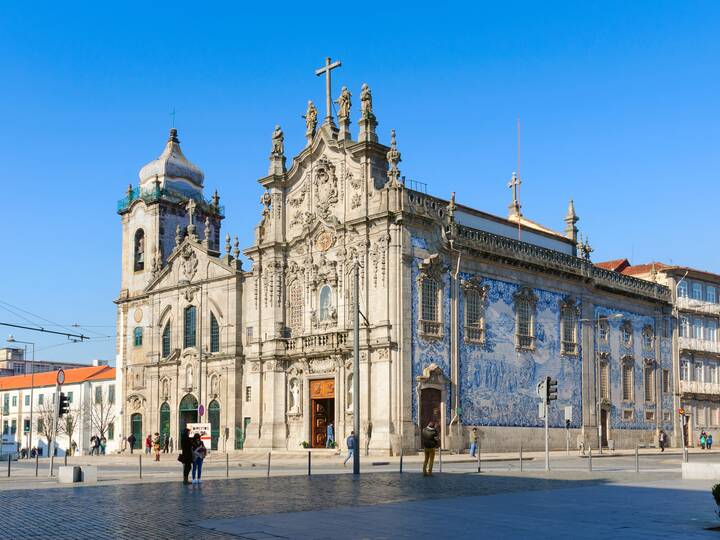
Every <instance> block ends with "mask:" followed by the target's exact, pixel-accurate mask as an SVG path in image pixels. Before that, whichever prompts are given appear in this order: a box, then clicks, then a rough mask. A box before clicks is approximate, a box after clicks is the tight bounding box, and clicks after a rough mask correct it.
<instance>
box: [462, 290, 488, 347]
mask: <svg viewBox="0 0 720 540" xmlns="http://www.w3.org/2000/svg"><path fill="white" fill-rule="evenodd" d="M460 287H461V288H462V291H463V295H464V297H465V305H464V310H463V311H464V314H463V324H464V328H463V339H464V341H465V343H479V344H483V343H485V309H486V307H487V306H486V303H487V293H488V289H489V287H488V286H487V285H483V284H482V278H480V277H472V278H470V279H464V280H462V281H461V283H460ZM471 298H473V301H476V302H477V303H478V320H477V321H474V322H471V321H469V320H468V313H469V306H470V299H471Z"/></svg>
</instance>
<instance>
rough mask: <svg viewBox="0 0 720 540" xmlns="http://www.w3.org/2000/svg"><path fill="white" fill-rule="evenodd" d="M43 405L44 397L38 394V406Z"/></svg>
mask: <svg viewBox="0 0 720 540" xmlns="http://www.w3.org/2000/svg"><path fill="white" fill-rule="evenodd" d="M43 403H45V396H44V395H43V394H38V405H42V404H43Z"/></svg>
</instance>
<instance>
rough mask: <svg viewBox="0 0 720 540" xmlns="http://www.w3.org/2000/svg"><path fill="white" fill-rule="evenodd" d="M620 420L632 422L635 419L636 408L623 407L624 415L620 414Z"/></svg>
mask: <svg viewBox="0 0 720 540" xmlns="http://www.w3.org/2000/svg"><path fill="white" fill-rule="evenodd" d="M620 420H621V421H623V422H632V421H633V420H635V410H634V409H623V410H622V415H621V416H620Z"/></svg>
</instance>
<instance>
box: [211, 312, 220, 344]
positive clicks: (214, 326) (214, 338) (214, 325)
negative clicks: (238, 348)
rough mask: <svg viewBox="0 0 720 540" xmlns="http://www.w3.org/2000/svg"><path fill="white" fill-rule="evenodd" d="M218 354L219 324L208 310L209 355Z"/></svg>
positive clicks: (213, 314)
mask: <svg viewBox="0 0 720 540" xmlns="http://www.w3.org/2000/svg"><path fill="white" fill-rule="evenodd" d="M218 352H220V322H219V321H218V319H217V317H216V316H215V313H213V311H212V310H210V353H218Z"/></svg>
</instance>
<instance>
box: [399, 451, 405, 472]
mask: <svg viewBox="0 0 720 540" xmlns="http://www.w3.org/2000/svg"><path fill="white" fill-rule="evenodd" d="M404 454H405V452H404V451H403V448H402V447H400V474H402V472H403V455H404Z"/></svg>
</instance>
